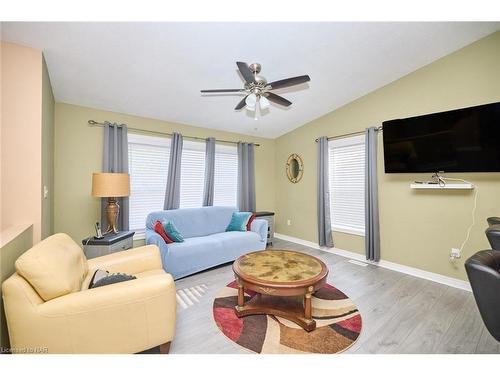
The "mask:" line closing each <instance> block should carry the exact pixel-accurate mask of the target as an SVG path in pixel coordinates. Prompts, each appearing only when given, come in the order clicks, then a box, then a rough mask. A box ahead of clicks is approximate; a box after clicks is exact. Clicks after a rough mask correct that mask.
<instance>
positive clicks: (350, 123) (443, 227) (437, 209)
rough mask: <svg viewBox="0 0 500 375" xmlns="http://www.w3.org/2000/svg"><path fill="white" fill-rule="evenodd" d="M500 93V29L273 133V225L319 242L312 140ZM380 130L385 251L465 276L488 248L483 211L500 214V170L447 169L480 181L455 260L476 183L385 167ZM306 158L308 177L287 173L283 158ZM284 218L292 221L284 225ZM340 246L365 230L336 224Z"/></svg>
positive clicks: (352, 246) (359, 245)
mask: <svg viewBox="0 0 500 375" xmlns="http://www.w3.org/2000/svg"><path fill="white" fill-rule="evenodd" d="M498 101H500V32H497V33H495V34H492V35H490V36H488V37H486V38H484V39H482V40H480V41H478V42H476V43H473V44H471V45H469V46H467V47H465V48H463V49H461V50H459V51H457V52H455V53H453V54H451V55H448V56H446V57H444V58H442V59H440V60H437V61H435V62H433V63H431V64H429V65H427V66H425V67H423V68H421V69H419V70H417V71H415V72H413V73H411V74H409V75H407V76H405V77H403V78H401V79H399V80H397V81H395V82H392V83H391V84H389V85H387V86H385V87H382V88H381V89H378V90H376V91H374V92H372V93H370V94H368V95H366V96H364V97H362V98H360V99H358V100H356V101H354V102H351V103H349V104H347V105H345V106H343V107H342V108H339V109H337V110H335V111H333V112H331V113H328V114H327V115H325V116H323V117H321V118H318V119H317V120H314V121H312V122H310V123H308V124H305V125H304V126H302V127H300V128H298V129H296V130H294V131H292V132H290V133H288V134H285V135H283V136H282V137H279V138H278V139H277V140H276V171H277V176H276V191H277V192H278V194H277V195H276V208H277V215H276V231H277V232H279V233H283V234H286V235H289V236H294V237H298V238H301V239H304V240H308V241H313V242H317V218H316V177H317V176H316V160H317V155H316V153H317V149H316V143H315V142H314V140H315V139H316V138H318V137H320V136H323V135H326V136H335V135H341V134H345V133H350V132H353V131H359V130H363V129H365V128H366V127H369V126H379V125H381V123H382V122H383V121H385V120H390V119H394V118H404V117H409V116H416V115H421V114H426V113H432V112H439V111H446V110H450V109H456V108H461V107H468V106H473V105H478V104H484V103H490V102H498ZM381 143H382V136H381V135H380V136H379V153H378V156H379V159H378V171H379V172H378V179H379V206H380V235H381V256H382V259H384V260H387V261H392V262H396V263H400V264H403V265H407V266H411V267H416V268H420V269H423V270H426V271H430V272H436V273H440V274H443V275H446V276H450V277H455V278H460V279H466V275H465V271H464V268H463V261H464V260H465V259H467V257H469V256H470V255H472V254H473V253H474V252H476V251H477V250H482V249H487V248H489V244H488V242H487V240H486V238H485V235H484V229H485V227H486V218H487V217H488V216H495V215H496V216H498V215H499V214H500V173H471V174H451V173H450V174H448V176H449V177H457V178H463V179H466V180H469V181H471V182H473V183H474V184H476V186H477V190H478V192H479V196H478V203H477V211H476V215H475V219H476V225H475V226H474V227H473V229H472V232H471V236H470V240H469V241H468V243H467V244H466V246H465V248H464V251H463V254H462V259H460V260H459V261H457V262H455V264H453V263H450V261H449V253H450V250H451V248H452V247H459V246H460V244H461V243H462V242H463V240H464V238H465V234H466V230H467V227H468V226H469V224H470V223H471V210H472V206H473V195H474V191H449V190H444V191H432V190H426V191H415V190H411V189H410V188H409V184H410V182H412V181H414V180H427V179H429V178H430V175H428V174H385V173H384V166H383V150H382V145H381ZM292 153H297V154H299V155H300V156H301V157H302V158H303V160H304V169H305V172H304V177H303V179H302V180H301V181H300V182H299V183H298V184H292V183H290V182H289V181H288V180H287V177H286V173H285V161H286V159H287V157H288V156H289V155H290V154H292ZM287 219H290V220H291V225H290V226H288V225H287ZM333 239H334V243H335V246H336V247H337V248H340V249H344V250H350V251H354V252H357V253H364V237H361V236H355V235H349V234H344V233H338V232H335V233H334V235H333Z"/></svg>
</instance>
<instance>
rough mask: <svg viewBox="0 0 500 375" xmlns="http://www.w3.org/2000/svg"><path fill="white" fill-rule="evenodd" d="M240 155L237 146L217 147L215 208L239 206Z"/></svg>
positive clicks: (217, 145)
mask: <svg viewBox="0 0 500 375" xmlns="http://www.w3.org/2000/svg"><path fill="white" fill-rule="evenodd" d="M237 184H238V153H237V151H236V147H235V146H226V145H219V144H216V145H215V176H214V206H232V207H236V205H237V202H236V200H237V197H236V196H237Z"/></svg>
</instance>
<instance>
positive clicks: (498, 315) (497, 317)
mask: <svg viewBox="0 0 500 375" xmlns="http://www.w3.org/2000/svg"><path fill="white" fill-rule="evenodd" d="M465 270H466V271H467V277H468V278H469V281H470V284H471V287H472V292H473V293H474V298H475V300H476V304H477V307H478V308H479V312H480V313H481V318H482V319H483V322H484V324H485V326H486V328H487V329H488V332H489V333H491V335H492V336H493V337H494V338H495V339H496V340H497V341H499V342H500V251H498V250H483V251H479V252H477V253H476V254H474V255H473V256H471V257H470V258H469V259H467V260H466V261H465Z"/></svg>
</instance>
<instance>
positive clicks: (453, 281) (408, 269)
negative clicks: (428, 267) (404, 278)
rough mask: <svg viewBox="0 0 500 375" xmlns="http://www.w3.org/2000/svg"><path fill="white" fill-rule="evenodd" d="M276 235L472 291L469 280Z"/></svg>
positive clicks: (278, 235)
mask: <svg viewBox="0 0 500 375" xmlns="http://www.w3.org/2000/svg"><path fill="white" fill-rule="evenodd" d="M274 237H276V238H279V239H282V240H285V241H290V242H294V243H296V244H299V245H304V246H307V247H312V248H313V249H318V250H322V251H326V252H328V253H332V254H336V255H340V256H343V257H345V258H349V259H354V260H357V261H360V262H364V263H369V264H373V265H376V266H379V267H382V268H387V269H389V270H392V271H396V272H401V273H405V274H407V275H411V276H415V277H419V278H421V279H426V280H430V281H434V282H436V283H440V284H444V285H448V286H451V287H453V288H458V289H463V290H467V291H469V292H470V291H471V287H470V284H469V282H468V281H464V280H460V279H455V278H453V277H448V276H444V275H441V274H439V273H434V272H429V271H424V270H421V269H419V268H414V267H409V266H405V265H403V264H398V263H394V262H389V261H387V260H383V259H381V260H380V261H379V262H372V261H369V260H366V258H365V256H364V255H361V254H358V253H354V252H352V251H348V250H342V249H338V248H336V247H331V248H328V247H323V246H319V245H318V244H317V243H314V242H311V241H306V240H303V239H300V238H296V237H292V236H287V235H286V234H281V233H275V234H274Z"/></svg>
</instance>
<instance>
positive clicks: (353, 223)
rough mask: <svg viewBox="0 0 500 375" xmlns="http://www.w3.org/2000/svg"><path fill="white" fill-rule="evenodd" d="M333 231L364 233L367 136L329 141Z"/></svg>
mask: <svg viewBox="0 0 500 375" xmlns="http://www.w3.org/2000/svg"><path fill="white" fill-rule="evenodd" d="M329 183H330V214H331V219H332V229H333V230H335V231H339V232H345V233H351V234H358V235H364V234H365V136H364V135H361V136H356V137H349V138H342V139H337V140H333V141H330V142H329Z"/></svg>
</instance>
